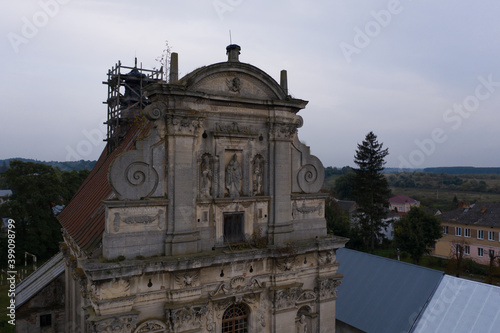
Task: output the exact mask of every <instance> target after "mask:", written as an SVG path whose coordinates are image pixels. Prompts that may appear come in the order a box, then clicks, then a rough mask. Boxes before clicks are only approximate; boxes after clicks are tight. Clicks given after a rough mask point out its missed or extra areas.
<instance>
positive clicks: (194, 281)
mask: <svg viewBox="0 0 500 333" xmlns="http://www.w3.org/2000/svg"><path fill="white" fill-rule="evenodd" d="M199 276H200V273H199V272H186V273H184V274H175V282H176V283H177V285H179V286H180V287H182V288H189V287H195V286H197V285H198V278H199Z"/></svg>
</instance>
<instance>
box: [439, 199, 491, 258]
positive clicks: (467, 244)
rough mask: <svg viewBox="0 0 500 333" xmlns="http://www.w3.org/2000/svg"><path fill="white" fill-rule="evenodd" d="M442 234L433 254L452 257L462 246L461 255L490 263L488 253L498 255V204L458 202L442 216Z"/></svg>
mask: <svg viewBox="0 0 500 333" xmlns="http://www.w3.org/2000/svg"><path fill="white" fill-rule="evenodd" d="M441 219H442V225H443V237H442V238H441V239H439V240H438V241H437V243H436V248H435V250H434V254H435V255H438V256H442V257H446V258H452V257H453V256H455V255H456V254H457V253H459V251H460V249H463V255H464V258H470V259H473V260H475V261H476V262H478V263H481V264H485V265H487V264H489V262H490V257H491V256H494V257H496V256H499V255H500V204H498V203H484V202H481V203H476V204H472V205H461V206H460V207H459V208H458V209H455V210H453V211H451V212H448V213H445V214H443V215H441Z"/></svg>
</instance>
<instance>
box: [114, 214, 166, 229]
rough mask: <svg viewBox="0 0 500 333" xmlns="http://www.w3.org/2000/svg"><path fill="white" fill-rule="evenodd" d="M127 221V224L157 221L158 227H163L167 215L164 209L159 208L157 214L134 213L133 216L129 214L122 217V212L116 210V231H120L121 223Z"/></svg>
mask: <svg viewBox="0 0 500 333" xmlns="http://www.w3.org/2000/svg"><path fill="white" fill-rule="evenodd" d="M122 222H123V223H125V224H131V225H133V224H144V225H148V224H152V223H154V222H157V224H158V229H160V230H161V229H163V228H164V227H165V217H164V214H163V210H161V209H159V210H158V213H157V214H156V215H132V216H127V217H125V218H123V219H122V217H121V214H120V213H118V212H115V217H114V219H113V229H114V231H115V232H118V231H119V230H120V223H122Z"/></svg>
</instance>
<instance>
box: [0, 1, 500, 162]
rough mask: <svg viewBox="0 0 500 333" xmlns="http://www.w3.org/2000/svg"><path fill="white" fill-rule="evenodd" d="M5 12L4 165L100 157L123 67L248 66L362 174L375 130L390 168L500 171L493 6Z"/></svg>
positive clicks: (91, 6) (260, 5) (306, 132)
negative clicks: (114, 73)
mask: <svg viewBox="0 0 500 333" xmlns="http://www.w3.org/2000/svg"><path fill="white" fill-rule="evenodd" d="M5 6H7V7H8V8H7V10H5V9H4V10H2V11H1V13H0V31H1V34H2V39H1V50H2V60H3V61H2V72H3V75H2V78H3V80H1V83H0V84H1V88H0V91H1V92H2V103H1V112H2V120H1V124H2V125H1V128H0V142H1V143H2V148H1V149H0V159H3V158H11V157H25V158H35V159H39V160H58V161H65V160H79V159H97V158H98V156H99V154H100V153H101V151H102V149H103V147H104V144H103V143H102V141H101V140H102V138H103V136H104V132H105V127H104V125H103V124H102V122H103V120H104V119H105V117H106V105H104V104H102V102H103V101H104V100H105V99H106V95H107V88H106V86H105V85H103V84H102V83H101V82H102V81H104V80H105V79H106V72H107V70H108V69H109V68H111V66H113V65H114V64H115V63H116V62H117V61H118V60H121V61H122V63H123V64H125V65H133V63H134V57H135V56H137V58H138V61H139V62H141V63H142V66H143V67H145V68H153V67H159V63H158V62H157V61H156V59H157V58H158V57H159V56H161V54H162V51H163V49H164V48H165V41H168V44H169V45H170V47H171V49H172V51H173V52H177V53H178V54H179V71H180V76H183V75H185V74H187V73H189V72H191V71H192V70H194V69H196V68H198V67H200V66H203V65H210V64H212V63H216V62H221V61H226V60H227V57H226V54H225V52H226V50H225V48H226V46H227V45H228V44H229V30H231V35H232V42H233V43H235V44H238V45H240V46H241V48H242V50H241V55H240V61H242V62H246V63H250V64H252V65H255V66H257V67H259V68H261V69H262V70H264V71H265V72H267V73H268V74H269V75H271V76H272V77H273V78H275V79H276V80H277V81H279V73H280V71H281V70H282V69H286V70H287V71H288V87H289V92H290V93H291V94H292V95H293V97H295V98H300V99H304V100H308V101H309V104H308V105H307V107H306V109H304V110H302V111H301V112H300V113H299V114H300V115H301V116H302V117H303V118H304V126H303V127H302V128H300V129H299V138H300V139H301V140H302V141H303V142H305V143H306V144H307V145H309V146H310V147H311V151H312V153H313V154H314V155H316V156H318V157H319V158H320V159H321V160H322V162H323V164H324V165H325V166H338V167H342V166H345V165H351V166H353V165H354V164H353V156H354V153H355V150H356V147H357V144H358V143H361V142H362V141H363V139H364V138H365V135H366V134H367V133H368V132H369V131H373V132H374V133H375V134H376V135H377V136H378V139H379V141H380V142H383V143H384V147H387V148H389V156H388V157H387V158H386V161H387V165H386V166H388V167H415V168H420V167H430V166H464V165H467V166H469V165H470V166H496V167H498V166H500V112H499V106H500V43H499V37H500V19H499V17H500V2H498V1H456V0H455V1H451V0H450V1H435V0H433V1H431V0H428V1H406V0H402V1H392V0H390V1H373V0H370V1H353V0H343V1H311V0H309V1H305V0H304V1H299V0H296V1H255V0H208V1H167V0H156V1H140V2H139V1H103V0H99V1H97V0H96V1H85V0H39V1H34V0H31V1H27V0H23V1H10V2H8V4H5Z"/></svg>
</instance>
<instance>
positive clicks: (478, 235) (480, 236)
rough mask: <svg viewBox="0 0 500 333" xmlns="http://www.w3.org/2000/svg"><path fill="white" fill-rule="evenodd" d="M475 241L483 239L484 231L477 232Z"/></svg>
mask: <svg viewBox="0 0 500 333" xmlns="http://www.w3.org/2000/svg"><path fill="white" fill-rule="evenodd" d="M477 239H484V231H483V230H478V231H477Z"/></svg>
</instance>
